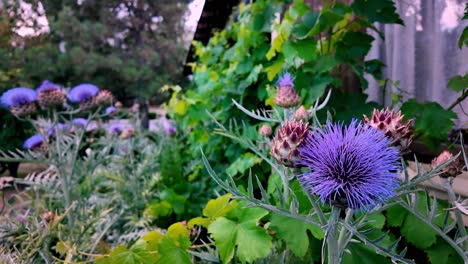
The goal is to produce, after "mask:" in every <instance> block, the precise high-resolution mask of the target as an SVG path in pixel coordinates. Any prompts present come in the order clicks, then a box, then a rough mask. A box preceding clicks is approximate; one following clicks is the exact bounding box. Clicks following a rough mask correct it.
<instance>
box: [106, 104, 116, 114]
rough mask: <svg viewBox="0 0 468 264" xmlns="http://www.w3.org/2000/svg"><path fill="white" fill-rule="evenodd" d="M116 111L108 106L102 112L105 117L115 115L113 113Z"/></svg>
mask: <svg viewBox="0 0 468 264" xmlns="http://www.w3.org/2000/svg"><path fill="white" fill-rule="evenodd" d="M116 111H117V108H115V107H113V106H108V107H107V108H106V109H105V110H104V113H105V114H106V115H112V114H115V112H116Z"/></svg>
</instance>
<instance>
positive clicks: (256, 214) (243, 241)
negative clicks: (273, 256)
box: [208, 208, 272, 263]
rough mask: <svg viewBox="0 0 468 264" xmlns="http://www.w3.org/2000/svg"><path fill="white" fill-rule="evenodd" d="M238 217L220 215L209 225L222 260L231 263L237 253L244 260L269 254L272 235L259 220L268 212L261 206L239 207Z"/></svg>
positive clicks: (209, 230)
mask: <svg viewBox="0 0 468 264" xmlns="http://www.w3.org/2000/svg"><path fill="white" fill-rule="evenodd" d="M236 214H237V219H236V220H231V219H228V218H226V217H219V218H218V219H216V220H215V221H214V222H213V223H211V225H210V226H209V227H208V232H209V233H210V234H211V236H212V237H213V238H214V240H215V245H216V247H217V248H218V252H219V254H220V257H221V260H222V262H223V263H229V261H230V260H231V259H232V258H233V257H234V250H235V247H236V246H237V254H238V257H239V259H240V261H242V262H252V261H254V260H255V259H257V258H263V257H266V256H268V254H269V253H270V249H271V246H272V243H271V237H270V236H269V235H268V234H267V232H266V231H265V229H263V228H261V227H259V226H257V222H258V221H259V220H260V219H261V218H262V217H264V216H265V215H267V214H268V212H267V211H265V210H263V209H259V208H237V209H236Z"/></svg>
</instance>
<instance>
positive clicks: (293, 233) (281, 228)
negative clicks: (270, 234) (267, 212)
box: [270, 214, 324, 257]
mask: <svg viewBox="0 0 468 264" xmlns="http://www.w3.org/2000/svg"><path fill="white" fill-rule="evenodd" d="M270 227H271V229H272V230H274V231H276V235H277V236H278V237H279V238H281V239H283V240H284V241H285V242H286V244H287V245H288V247H289V248H290V249H291V251H292V252H293V253H294V255H296V256H298V257H302V256H304V255H305V254H306V252H307V250H308V248H309V237H308V235H307V230H309V231H310V232H312V234H313V235H314V237H316V238H318V239H323V237H324V233H323V230H322V229H321V228H320V227H318V226H315V225H312V224H308V223H305V222H303V221H300V220H297V219H293V218H289V217H286V216H282V215H277V214H274V215H272V217H271V223H270Z"/></svg>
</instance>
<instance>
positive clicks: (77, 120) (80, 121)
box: [72, 117, 88, 127]
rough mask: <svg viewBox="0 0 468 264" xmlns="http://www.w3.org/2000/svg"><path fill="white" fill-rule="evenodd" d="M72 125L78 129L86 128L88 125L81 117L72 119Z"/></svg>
mask: <svg viewBox="0 0 468 264" xmlns="http://www.w3.org/2000/svg"><path fill="white" fill-rule="evenodd" d="M72 123H73V124H75V125H77V126H80V127H86V125H87V124H88V120H86V119H85V118H82V117H78V118H75V119H73V120H72Z"/></svg>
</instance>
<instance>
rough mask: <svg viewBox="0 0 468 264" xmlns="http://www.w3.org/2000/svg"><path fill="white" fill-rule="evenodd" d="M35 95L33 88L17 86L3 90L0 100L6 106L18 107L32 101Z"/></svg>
mask: <svg viewBox="0 0 468 264" xmlns="http://www.w3.org/2000/svg"><path fill="white" fill-rule="evenodd" d="M36 96H37V94H36V92H35V91H34V90H33V89H30V88H24V87H18V88H13V89H10V90H8V91H6V92H4V93H3V94H2V97H1V98H0V102H1V104H2V105H3V106H4V107H6V108H11V107H18V106H21V105H24V104H29V103H32V102H34V100H36Z"/></svg>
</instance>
